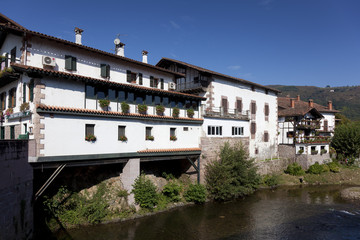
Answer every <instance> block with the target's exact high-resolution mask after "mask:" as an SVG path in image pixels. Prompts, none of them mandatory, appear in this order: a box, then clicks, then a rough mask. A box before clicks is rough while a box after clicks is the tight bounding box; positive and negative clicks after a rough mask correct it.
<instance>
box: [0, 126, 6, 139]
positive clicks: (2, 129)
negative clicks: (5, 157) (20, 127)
mask: <svg viewBox="0 0 360 240" xmlns="http://www.w3.org/2000/svg"><path fill="white" fill-rule="evenodd" d="M0 139H5V127H0Z"/></svg>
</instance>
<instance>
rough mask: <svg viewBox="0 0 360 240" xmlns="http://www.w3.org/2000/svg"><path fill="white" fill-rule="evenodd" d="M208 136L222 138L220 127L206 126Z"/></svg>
mask: <svg viewBox="0 0 360 240" xmlns="http://www.w3.org/2000/svg"><path fill="white" fill-rule="evenodd" d="M207 135H208V136H222V126H214V125H208V131H207Z"/></svg>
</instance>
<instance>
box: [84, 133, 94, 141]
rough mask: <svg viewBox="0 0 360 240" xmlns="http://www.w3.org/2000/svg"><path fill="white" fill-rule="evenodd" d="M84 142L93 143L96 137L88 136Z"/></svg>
mask: <svg viewBox="0 0 360 240" xmlns="http://www.w3.org/2000/svg"><path fill="white" fill-rule="evenodd" d="M85 141H88V142H95V141H96V137H95V136H94V135H92V134H89V135H87V136H86V137H85Z"/></svg>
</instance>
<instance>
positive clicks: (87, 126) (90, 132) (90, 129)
mask: <svg viewBox="0 0 360 240" xmlns="http://www.w3.org/2000/svg"><path fill="white" fill-rule="evenodd" d="M94 129H95V124H85V136H89V135H95V134H94V133H95V131H94Z"/></svg>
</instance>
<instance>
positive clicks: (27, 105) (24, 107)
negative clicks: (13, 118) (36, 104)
mask: <svg viewBox="0 0 360 240" xmlns="http://www.w3.org/2000/svg"><path fill="white" fill-rule="evenodd" d="M29 108H30V105H29V103H28V102H24V103H22V104H21V106H20V111H21V112H25V111H26V110H29Z"/></svg>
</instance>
